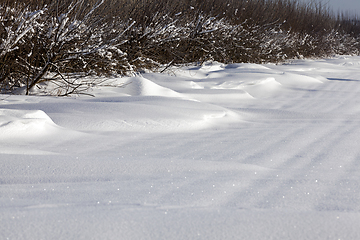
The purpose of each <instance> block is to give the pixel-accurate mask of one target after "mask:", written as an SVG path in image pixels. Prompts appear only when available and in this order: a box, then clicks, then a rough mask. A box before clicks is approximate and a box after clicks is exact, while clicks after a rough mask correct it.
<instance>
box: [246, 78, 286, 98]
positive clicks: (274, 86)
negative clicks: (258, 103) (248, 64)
mask: <svg viewBox="0 0 360 240" xmlns="http://www.w3.org/2000/svg"><path fill="white" fill-rule="evenodd" d="M280 87H281V83H279V82H278V81H276V80H275V78H273V77H270V78H266V79H262V80H257V81H254V82H249V83H247V84H246V85H244V87H243V89H244V90H245V91H246V92H247V93H249V94H250V95H251V96H253V97H255V98H257V97H269V96H272V95H273V94H274V93H276V91H277V90H278V89H279V88H280Z"/></svg>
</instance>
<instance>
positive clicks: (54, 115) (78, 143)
mask: <svg viewBox="0 0 360 240" xmlns="http://www.w3.org/2000/svg"><path fill="white" fill-rule="evenodd" d="M108 82H109V84H107V85H106V86H102V87H97V88H93V89H91V92H90V93H91V94H93V95H95V97H90V96H78V97H70V98H65V97H63V98H58V97H44V96H16V95H0V239H37V240H38V239H67V240H68V239H297V240H298V239H302V240H304V239H360V227H359V226H360V147H359V142H360V57H351V56H338V57H335V58H333V59H323V60H296V61H293V62H291V63H289V64H281V65H274V64H265V65H257V64H231V65H224V64H220V63H207V64H205V65H204V66H202V67H196V66H193V67H182V68H180V69H179V68H177V69H175V68H174V69H172V73H171V74H155V73H146V74H142V75H141V76H138V77H132V78H119V79H109V80H108ZM121 83H124V86H123V87H114V86H117V85H120V84H121ZM110 85H114V86H110Z"/></svg>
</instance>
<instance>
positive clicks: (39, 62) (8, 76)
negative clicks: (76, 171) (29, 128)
mask: <svg viewBox="0 0 360 240" xmlns="http://www.w3.org/2000/svg"><path fill="white" fill-rule="evenodd" d="M359 33H360V25H359V22H358V21H356V20H354V19H352V18H349V17H348V16H345V15H342V16H340V15H338V16H335V14H333V13H332V12H331V11H330V10H329V9H328V8H326V7H324V6H322V5H321V3H312V4H301V3H299V2H297V1H291V0H201V1H200V0H180V1H170V0H158V1H153V0H118V1H115V0H100V1H94V0H57V1H50V0H42V1H35V0H28V1H26V2H25V1H16V2H15V1H12V0H8V1H0V89H1V92H2V93H13V92H14V91H19V89H21V90H23V91H22V92H23V93H25V94H31V92H32V91H33V90H34V88H41V86H42V84H43V83H50V82H51V83H52V84H55V86H57V87H56V88H55V90H56V91H55V92H53V94H56V95H68V94H73V93H75V94H80V93H83V92H84V90H86V89H87V88H88V87H89V86H91V85H92V84H94V82H88V81H85V80H84V79H88V78H84V77H85V76H87V75H98V76H101V75H102V76H109V75H122V76H123V75H131V74H136V73H137V72H139V71H143V70H150V71H160V72H161V71H164V70H166V69H167V68H168V67H169V66H171V65H177V64H188V63H198V64H201V63H203V62H205V61H219V62H224V63H233V62H251V63H265V62H282V61H285V60H287V59H294V58H309V57H316V58H319V57H327V56H331V55H334V54H359V49H360V44H359V42H360V41H359ZM20 92H21V91H20Z"/></svg>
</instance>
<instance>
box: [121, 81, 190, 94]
mask: <svg viewBox="0 0 360 240" xmlns="http://www.w3.org/2000/svg"><path fill="white" fill-rule="evenodd" d="M125 86H126V87H125V88H123V90H124V92H123V93H125V94H128V95H130V96H161V97H178V98H183V97H184V96H183V95H182V94H180V93H178V92H175V91H174V90H171V89H169V88H165V87H162V86H160V85H158V84H156V83H154V82H152V81H150V80H148V79H146V78H143V77H132V78H129V79H128V80H127V81H126V82H125Z"/></svg>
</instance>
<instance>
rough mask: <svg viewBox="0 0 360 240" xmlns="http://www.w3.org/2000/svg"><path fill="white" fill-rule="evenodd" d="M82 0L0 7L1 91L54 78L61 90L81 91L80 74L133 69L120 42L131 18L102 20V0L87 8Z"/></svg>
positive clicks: (53, 80) (82, 83) (61, 91)
mask: <svg viewBox="0 0 360 240" xmlns="http://www.w3.org/2000/svg"><path fill="white" fill-rule="evenodd" d="M83 3H84V1H82V0H74V1H72V2H71V3H70V4H69V5H67V6H66V7H62V8H60V7H59V4H58V3H54V4H52V5H49V6H46V7H44V8H42V9H39V10H34V11H30V10H29V9H28V8H25V9H22V8H13V9H9V8H5V7H3V8H2V9H1V10H2V11H3V12H4V13H5V14H2V16H3V17H2V19H0V21H1V23H2V25H3V34H2V39H1V42H0V44H1V45H0V58H1V59H0V64H1V69H2V72H1V76H0V81H1V82H0V84H1V89H2V91H10V92H11V91H13V90H14V89H16V88H24V89H25V92H26V94H29V92H30V91H31V90H32V89H33V88H34V87H35V86H38V87H39V86H40V85H39V84H40V83H44V82H52V83H54V84H56V85H57V86H59V91H58V93H59V94H60V95H67V94H71V93H80V92H79V89H82V90H83V89H84V84H85V83H84V82H81V81H78V80H77V79H78V78H79V77H83V76H85V75H88V74H91V73H96V74H109V73H112V72H116V73H120V74H121V73H124V72H128V71H131V66H129V65H128V64H127V61H126V54H125V53H124V52H122V51H121V50H120V48H119V46H121V45H122V44H123V43H124V42H125V40H124V33H125V32H126V31H127V30H128V29H129V28H130V27H131V26H132V25H133V23H124V22H121V23H119V22H114V21H112V22H110V21H103V17H102V16H101V15H97V14H95V13H96V12H97V9H98V8H99V7H100V6H101V5H102V4H103V3H104V0H102V1H100V2H98V3H96V4H95V5H93V6H91V7H88V6H84V4H83ZM9 22H10V23H9ZM5 24H6V25H5ZM86 84H87V83H86ZM62 86H66V87H65V88H63V87H62ZM60 88H62V90H60Z"/></svg>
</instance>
